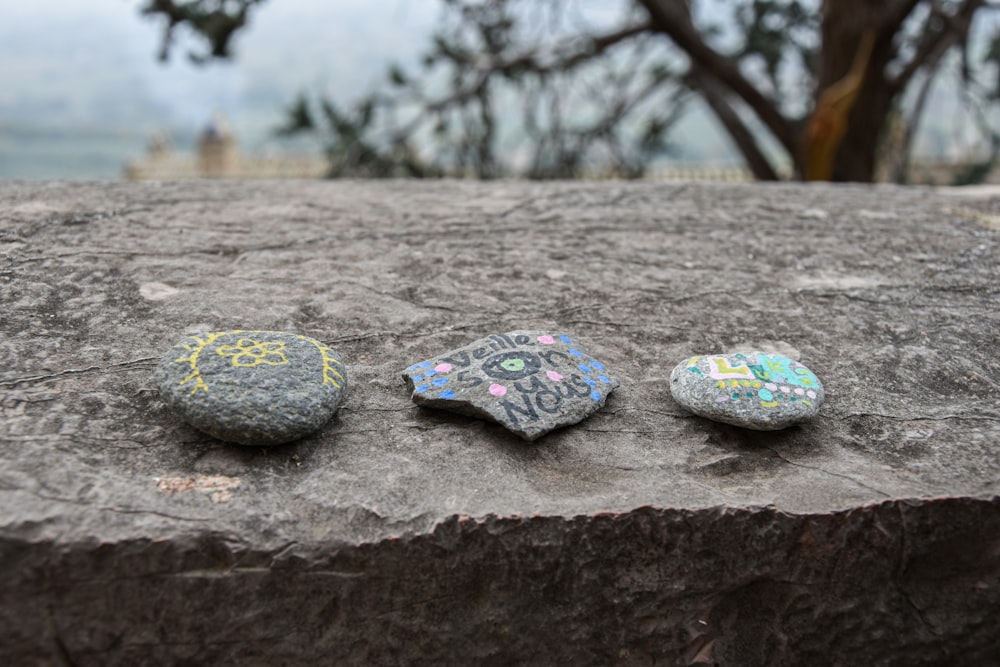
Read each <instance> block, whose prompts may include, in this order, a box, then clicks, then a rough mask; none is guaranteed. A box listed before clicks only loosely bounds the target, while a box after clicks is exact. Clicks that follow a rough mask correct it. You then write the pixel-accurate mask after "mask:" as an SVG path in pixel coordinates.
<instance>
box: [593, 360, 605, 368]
mask: <svg viewBox="0 0 1000 667" xmlns="http://www.w3.org/2000/svg"><path fill="white" fill-rule="evenodd" d="M590 365H591V366H593V367H594V368H596V369H597V370H599V371H603V370H604V364H602V363H601V362H599V361H598V360H597V359H591V360H590Z"/></svg>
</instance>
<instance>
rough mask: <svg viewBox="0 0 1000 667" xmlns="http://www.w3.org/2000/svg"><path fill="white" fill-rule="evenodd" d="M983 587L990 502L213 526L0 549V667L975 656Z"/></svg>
mask: <svg viewBox="0 0 1000 667" xmlns="http://www.w3.org/2000/svg"><path fill="white" fill-rule="evenodd" d="M404 572H405V575H402V574H401V573H404ZM998 582H1000V497H993V498H992V499H989V500H985V499H973V498H943V499H925V500H892V501H886V502H883V503H880V504H875V505H868V506H864V507H859V508H854V509H850V510H844V511H838V512H830V513H817V514H789V513H786V512H782V511H779V510H777V509H775V508H773V507H763V508H761V507H757V508H738V509H734V508H727V507H717V508H711V509H704V510H676V509H656V508H651V507H641V508H638V509H635V510H633V511H631V512H625V513H606V514H596V515H592V516H577V517H572V518H567V517H559V516H533V517H495V516H487V517H483V518H479V519H473V518H470V517H462V516H453V517H451V518H449V519H447V520H445V521H443V522H441V523H439V524H437V525H436V526H435V527H434V528H433V529H432V530H431V531H429V532H426V533H420V534H410V535H405V536H402V537H398V538H391V539H383V540H379V541H377V542H370V543H360V544H354V545H327V546H323V545H321V544H313V545H305V544H297V543H294V542H293V543H289V544H286V545H282V546H280V547H277V548H271V549H260V548H258V547H255V546H254V545H251V544H246V543H243V542H241V541H239V540H238V539H236V538H234V537H233V536H229V535H223V534H217V533H216V534H205V533H202V534H199V533H189V534H183V535H178V536H176V537H175V538H172V539H136V540H127V541H121V542H111V543H105V542H101V541H98V540H93V541H88V542H76V543H70V544H63V543H59V542H53V541H38V542H34V541H31V540H30V539H27V538H26V539H18V538H15V537H10V536H8V537H3V538H0V658H3V662H4V663H6V664H72V665H91V664H94V665H97V664H101V665H117V664H139V663H171V662H173V663H176V662H178V661H185V660H198V661H199V662H213V661H219V662H224V663H227V664H229V663H237V662H238V663H239V664H243V665H258V664H260V665H264V664H287V663H290V662H294V661H303V660H305V661H317V660H322V661H324V662H337V663H348V664H353V663H386V662H405V663H410V664H431V663H438V664H440V663H441V662H447V663H455V662H461V661H468V660H475V661H485V662H488V663H492V662H501V661H509V660H522V661H531V662H572V663H577V664H578V663H609V662H614V663H617V664H649V663H650V662H654V663H657V664H660V663H664V664H700V663H698V662H697V660H698V659H702V660H708V661H709V662H705V663H704V664H713V662H712V661H714V664H718V665H753V664H820V663H823V662H826V661H828V660H829V659H830V657H831V656H834V655H835V656H836V657H837V660H839V661H841V662H842V663H843V664H867V665H897V664H899V665H902V664H906V665H921V664H945V663H949V662H953V661H955V660H961V661H962V662H963V663H964V664H995V663H996V662H997V661H998V660H1000V634H998V633H997V632H996V617H995V610H996V609H997V608H998V607H1000V583H998ZM554 639H556V640H554Z"/></svg>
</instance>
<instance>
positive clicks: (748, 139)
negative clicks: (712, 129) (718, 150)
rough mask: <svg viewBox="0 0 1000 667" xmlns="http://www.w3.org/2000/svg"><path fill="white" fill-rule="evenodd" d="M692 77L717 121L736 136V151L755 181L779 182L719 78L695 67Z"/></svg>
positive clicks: (690, 75)
mask: <svg viewBox="0 0 1000 667" xmlns="http://www.w3.org/2000/svg"><path fill="white" fill-rule="evenodd" d="M688 77H689V78H690V79H691V82H692V84H693V87H694V88H696V89H697V90H700V91H701V93H702V96H703V97H704V98H705V102H707V103H708V106H709V107H710V108H711V109H712V111H713V112H714V113H715V116H716V118H718V119H719V122H720V123H722V125H723V127H725V128H726V131H727V132H728V133H729V136H730V137H732V139H733V142H734V143H735V144H736V148H737V149H739V151H740V154H741V155H742V156H743V159H744V160H746V163H747V166H748V167H749V168H750V171H751V172H752V173H753V175H754V178H757V179H758V180H762V181H776V180H778V173H777V172H776V171H775V170H774V167H772V166H771V163H770V162H769V161H768V159H767V157H765V155H764V153H763V151H761V149H760V146H758V145H757V140H756V139H754V136H753V133H752V132H750V130H749V128H747V126H746V125H745V124H744V123H743V120H742V119H741V118H740V117H739V114H737V113H736V110H735V109H733V107H732V106H730V104H729V102H728V101H727V100H726V96H725V93H724V90H723V88H722V85H721V84H720V83H719V82H718V81H717V80H716V79H715V77H714V76H713V75H712V73H711V72H708V71H706V70H703V69H700V68H698V67H692V68H691V71H690V73H689V74H688Z"/></svg>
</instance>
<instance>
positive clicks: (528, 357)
mask: <svg viewBox="0 0 1000 667" xmlns="http://www.w3.org/2000/svg"><path fill="white" fill-rule="evenodd" d="M541 367H542V363H541V361H540V360H539V359H538V356H537V355H534V354H532V353H531V352H522V351H518V352H504V353H502V354H494V355H493V356H492V357H489V358H488V359H486V360H485V361H484V362H483V372H484V373H486V374H487V375H489V376H490V377H492V378H497V379H498V380H520V379H522V378H526V377H528V376H529V375H534V374H535V373H537V372H538V371H539V370H540V369H541Z"/></svg>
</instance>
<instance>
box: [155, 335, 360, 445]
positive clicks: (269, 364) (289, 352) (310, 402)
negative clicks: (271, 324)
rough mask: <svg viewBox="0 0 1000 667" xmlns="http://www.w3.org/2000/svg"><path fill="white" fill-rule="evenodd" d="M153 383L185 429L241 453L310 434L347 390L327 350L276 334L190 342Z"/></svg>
mask: <svg viewBox="0 0 1000 667" xmlns="http://www.w3.org/2000/svg"><path fill="white" fill-rule="evenodd" d="M154 378H155V380H156V384H157V386H158V387H159V390H160V395H161V396H162V397H163V399H164V400H165V401H166V402H167V403H168V404H169V405H170V406H171V407H172V408H173V409H174V410H176V411H177V412H178V413H180V414H181V416H182V417H183V418H184V420H185V421H187V422H188V423H189V424H191V425H192V426H194V427H195V428H198V429H200V430H202V431H204V432H205V433H208V434H210V435H213V436H215V437H216V438H219V439H220V440H226V441H227V442H235V443H239V444H241V445H276V444H280V443H283V442H290V441H292V440H296V439H298V438H301V437H303V436H306V435H308V434H310V433H312V432H313V431H316V430H317V429H319V428H320V427H321V426H323V424H325V423H326V422H327V421H329V419H330V417H332V416H333V413H334V412H335V411H336V409H337V407H338V406H339V405H340V401H341V399H342V398H343V396H344V393H345V391H346V390H347V372H346V370H345V368H344V364H343V362H341V360H340V359H339V358H338V357H337V355H336V354H335V353H334V352H333V350H331V349H330V348H329V347H327V346H326V345H324V344H323V343H321V342H320V341H318V340H315V339H313V338H308V337H306V336H300V335H298V334H294V333H285V332H281V331H219V332H214V333H207V334H199V335H195V336H189V337H187V338H184V339H183V340H181V341H180V342H179V343H177V344H176V345H175V346H174V347H172V348H170V350H168V351H167V353H166V354H165V355H163V358H162V359H161V360H160V363H159V364H158V365H157V367H156V371H155V374H154Z"/></svg>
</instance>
